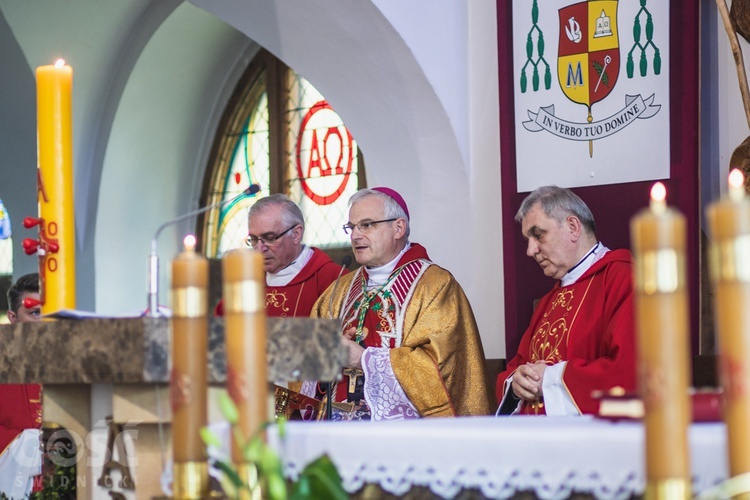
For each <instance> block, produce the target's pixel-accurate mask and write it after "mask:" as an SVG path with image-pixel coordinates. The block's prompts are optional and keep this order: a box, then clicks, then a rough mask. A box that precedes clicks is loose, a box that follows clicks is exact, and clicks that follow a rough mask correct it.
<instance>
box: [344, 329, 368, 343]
mask: <svg viewBox="0 0 750 500" xmlns="http://www.w3.org/2000/svg"><path fill="white" fill-rule="evenodd" d="M368 333H370V331H369V330H368V329H367V327H366V326H365V327H363V328H362V336H361V337H360V340H365V339H366V338H367V334H368ZM356 336H357V327H356V326H353V327H351V328H347V329H346V330H344V338H347V339H349V340H354V337H356Z"/></svg>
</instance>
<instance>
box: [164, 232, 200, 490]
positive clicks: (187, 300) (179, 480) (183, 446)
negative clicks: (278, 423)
mask: <svg viewBox="0 0 750 500" xmlns="http://www.w3.org/2000/svg"><path fill="white" fill-rule="evenodd" d="M170 324H171V325H172V374H171V401H172V455H173V460H174V482H173V491H174V497H175V498H179V499H194V498H196V499H197V498H206V496H207V493H208V465H207V457H206V448H205V445H204V444H203V442H202V440H201V437H200V430H201V428H203V427H205V426H206V425H207V423H208V418H207V406H206V397H207V396H206V394H207V391H208V377H207V371H208V369H207V366H208V354H207V353H208V261H207V260H206V259H205V258H204V257H203V256H201V255H199V254H198V253H196V252H195V236H193V235H188V236H186V237H185V241H184V250H183V252H181V253H180V254H179V255H177V257H176V258H175V259H174V260H173V261H172V320H171V322H170Z"/></svg>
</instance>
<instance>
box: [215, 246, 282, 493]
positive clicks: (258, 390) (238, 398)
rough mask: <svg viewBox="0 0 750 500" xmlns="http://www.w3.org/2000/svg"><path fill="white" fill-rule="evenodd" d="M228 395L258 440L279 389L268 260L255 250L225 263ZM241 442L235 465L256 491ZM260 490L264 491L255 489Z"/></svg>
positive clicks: (246, 432)
mask: <svg viewBox="0 0 750 500" xmlns="http://www.w3.org/2000/svg"><path fill="white" fill-rule="evenodd" d="M222 273H223V295H224V326H225V332H226V351H227V391H228V392H229V395H230V397H231V398H232V400H233V401H234V403H235V405H236V406H237V412H238V426H239V430H240V431H241V436H242V438H243V439H244V440H249V439H252V438H253V437H254V436H255V435H257V433H258V432H259V431H260V429H261V427H262V425H263V424H265V423H267V422H270V421H272V420H273V414H272V413H270V411H271V410H272V409H273V403H272V401H271V402H269V399H270V398H273V391H272V390H271V385H270V384H269V383H268V376H267V359H266V343H267V342H266V312H265V299H266V291H265V274H264V271H263V256H262V254H261V253H259V252H256V251H255V250H251V249H237V250H231V251H229V252H227V254H226V255H225V256H224V258H223V259H222ZM241 444H242V443H238V442H237V441H236V440H234V439H233V440H232V461H233V462H234V463H235V466H236V467H237V470H238V472H239V475H240V477H241V478H242V480H243V481H245V482H246V484H249V485H250V486H251V488H252V487H253V486H254V485H255V486H257V471H255V469H254V468H253V466H252V465H251V464H248V463H246V462H245V460H244V458H243V456H242V449H241ZM252 489H253V490H254V491H255V492H258V491H259V490H258V489H257V487H256V488H252Z"/></svg>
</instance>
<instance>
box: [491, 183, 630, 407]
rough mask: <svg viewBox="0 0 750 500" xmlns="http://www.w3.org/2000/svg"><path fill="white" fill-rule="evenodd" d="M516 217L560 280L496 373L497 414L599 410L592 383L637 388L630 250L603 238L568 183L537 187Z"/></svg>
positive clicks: (546, 268) (548, 271) (530, 249)
mask: <svg viewBox="0 0 750 500" xmlns="http://www.w3.org/2000/svg"><path fill="white" fill-rule="evenodd" d="M516 221H518V222H520V223H521V231H522V233H523V237H524V238H525V239H526V240H527V241H528V243H527V249H526V255H528V256H529V257H531V258H532V259H534V260H535V261H536V262H537V263H538V264H539V266H540V267H541V268H542V271H543V272H544V274H545V275H546V276H549V277H550V278H553V279H554V280H556V282H555V285H554V287H553V288H552V290H551V291H550V292H548V293H547V294H546V295H545V296H544V297H543V298H542V299H541V300H540V301H539V304H538V305H537V307H536V309H535V310H534V314H533V315H532V318H531V324H530V325H529V328H528V329H527V330H526V332H525V333H524V334H523V337H522V338H521V343H520V345H519V346H518V353H517V354H516V356H515V357H514V358H513V359H511V360H510V362H509V363H508V365H507V368H506V370H505V371H503V372H502V373H500V374H499V375H498V379H497V386H496V391H497V398H498V401H499V403H500V407H499V408H498V414H515V413H521V414H532V415H533V414H546V415H580V414H582V413H589V414H593V413H596V412H597V410H598V403H597V401H595V400H594V399H593V398H592V396H591V394H592V391H595V390H609V389H611V388H614V387H617V386H619V387H621V388H623V389H624V390H626V391H632V390H635V388H636V345H635V342H636V341H635V325H634V317H633V314H634V313H633V300H634V299H633V285H632V275H633V269H632V257H631V255H630V252H629V251H628V250H609V249H608V248H607V247H605V246H604V245H603V244H602V243H601V242H599V241H598V239H597V237H596V226H595V223H594V216H593V215H592V214H591V211H590V210H589V208H588V206H586V204H585V203H584V202H583V200H581V198H579V197H578V196H577V195H576V194H575V193H573V192H572V191H570V190H569V189H564V188H560V187H557V186H545V187H540V188H538V189H536V190H535V191H533V192H532V193H531V194H529V196H527V197H526V199H525V200H524V201H523V203H521V207H520V208H519V209H518V213H517V214H516Z"/></svg>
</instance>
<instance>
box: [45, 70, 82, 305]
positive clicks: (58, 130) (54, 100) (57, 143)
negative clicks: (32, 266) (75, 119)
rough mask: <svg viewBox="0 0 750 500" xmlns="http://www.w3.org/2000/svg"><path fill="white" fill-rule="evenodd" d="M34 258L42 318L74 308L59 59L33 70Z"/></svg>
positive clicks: (69, 177) (68, 160)
mask: <svg viewBox="0 0 750 500" xmlns="http://www.w3.org/2000/svg"><path fill="white" fill-rule="evenodd" d="M36 79H37V105H36V107H37V148H38V152H37V154H38V161H39V173H38V186H37V191H38V193H37V194H38V199H39V218H40V219H41V220H42V223H41V224H40V226H39V236H40V240H41V246H42V249H43V250H44V252H43V253H42V254H41V255H40V257H39V271H40V277H41V281H42V289H41V298H42V314H48V313H51V312H55V311H58V310H60V309H75V307H76V281H75V271H76V262H75V213H74V210H73V141H72V135H73V134H72V128H73V126H72V118H71V116H72V110H71V91H72V87H73V68H71V67H70V66H68V65H66V64H65V61H63V60H62V59H59V60H58V61H57V62H56V63H55V64H54V65H53V66H52V65H50V66H40V67H38V68H37V69H36Z"/></svg>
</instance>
